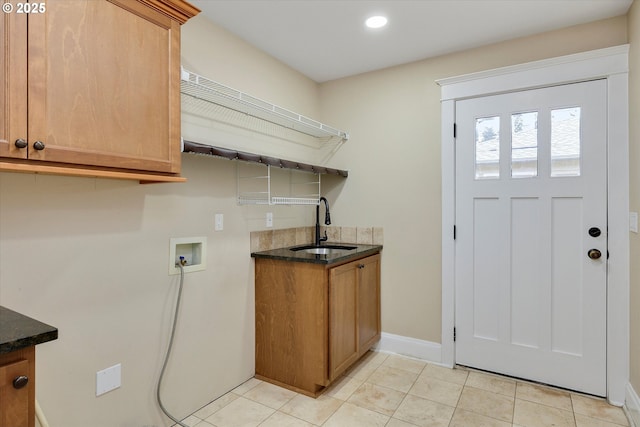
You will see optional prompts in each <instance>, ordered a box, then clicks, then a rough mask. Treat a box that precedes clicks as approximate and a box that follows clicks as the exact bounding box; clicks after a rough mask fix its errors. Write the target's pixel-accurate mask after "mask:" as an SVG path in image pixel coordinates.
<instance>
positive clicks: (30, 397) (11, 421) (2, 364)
mask: <svg viewBox="0 0 640 427" xmlns="http://www.w3.org/2000/svg"><path fill="white" fill-rule="evenodd" d="M22 375H24V376H26V377H27V378H28V379H29V381H28V383H27V385H25V386H24V387H23V388H20V389H16V388H14V387H13V381H14V379H16V378H17V377H19V376H22ZM35 390H36V389H35V346H34V347H27V348H24V349H22V350H17V351H14V352H11V353H7V354H2V355H0V427H34V426H35Z"/></svg>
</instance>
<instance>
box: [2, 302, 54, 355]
mask: <svg viewBox="0 0 640 427" xmlns="http://www.w3.org/2000/svg"><path fill="white" fill-rule="evenodd" d="M55 339H58V329H57V328H54V327H53V326H50V325H47V324H45V323H42V322H39V321H37V320H35V319H32V318H31V317H28V316H25V315H23V314H20V313H17V312H15V311H13V310H9V309H8V308H5V307H2V306H0V354H4V353H10V352H12V351H16V350H20V349H23V348H25V347H31V346H34V345H37V344H42V343H44V342H47V341H53V340H55Z"/></svg>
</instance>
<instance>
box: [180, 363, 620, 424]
mask: <svg viewBox="0 0 640 427" xmlns="http://www.w3.org/2000/svg"><path fill="white" fill-rule="evenodd" d="M183 423H184V424H187V425H189V426H190V427H212V426H214V427H240V426H243V427H257V426H260V427H311V426H326V427H360V426H363V427H364V426H366V427H369V426H371V427H377V426H379V427H383V426H386V427H414V426H425V427H426V426H429V427H431V426H434V427H474V426H482V427H550V426H558V427H564V426H574V427H619V426H628V425H629V423H628V421H627V418H626V416H625V414H624V412H623V410H622V409H621V408H617V407H614V406H610V405H609V404H607V403H606V402H605V401H604V400H603V399H596V398H593V397H590V396H585V395H581V394H577V393H570V392H567V391H564V390H558V389H554V388H551V387H546V386H541V385H537V384H533V383H528V382H524V381H518V380H514V379H511V378H506V377H501V376H498V375H491V374H486V373H483V372H478V371H474V370H468V369H464V368H456V369H448V368H443V367H440V366H436V365H432V364H429V363H426V362H423V361H419V360H415V359H410V358H405V357H402V356H397V355H390V354H387V353H380V352H369V353H367V354H366V355H365V356H364V357H363V358H362V359H361V360H360V361H359V362H358V363H357V364H356V365H355V366H354V367H353V368H352V369H351V370H349V371H348V372H347V374H346V375H345V376H343V377H342V378H341V379H340V380H339V381H337V382H336V383H335V384H334V385H333V386H332V387H331V388H329V389H328V390H327V391H326V392H325V393H324V394H323V395H321V396H320V397H318V398H317V399H313V398H310V397H307V396H304V395H301V394H298V393H295V392H292V391H289V390H286V389H284V388H281V387H278V386H275V385H272V384H269V383H267V382H263V381H260V380H257V379H250V380H249V381H247V382H245V383H244V384H242V385H240V386H239V387H237V388H235V389H233V390H232V391H230V392H229V393H227V394H225V395H224V396H222V397H220V398H219V399H217V400H215V401H214V402H212V403H210V404H209V405H207V406H205V407H204V408H202V409H200V410H199V411H197V412H195V413H194V414H193V415H191V416H189V417H188V418H186V419H185V420H183Z"/></svg>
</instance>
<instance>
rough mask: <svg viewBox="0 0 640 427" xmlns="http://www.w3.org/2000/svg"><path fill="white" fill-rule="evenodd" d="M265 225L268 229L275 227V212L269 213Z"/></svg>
mask: <svg viewBox="0 0 640 427" xmlns="http://www.w3.org/2000/svg"><path fill="white" fill-rule="evenodd" d="M265 225H266V226H267V227H273V212H267V217H266V219H265Z"/></svg>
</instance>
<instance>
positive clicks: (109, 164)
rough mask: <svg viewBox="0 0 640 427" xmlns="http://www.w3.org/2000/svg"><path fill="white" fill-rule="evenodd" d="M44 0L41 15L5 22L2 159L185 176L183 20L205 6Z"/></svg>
mask: <svg viewBox="0 0 640 427" xmlns="http://www.w3.org/2000/svg"><path fill="white" fill-rule="evenodd" d="M32 4H34V3H32ZM35 4H41V5H42V6H40V7H41V8H40V10H38V13H33V10H34V9H35V8H33V7H32V13H29V14H20V13H17V11H16V10H14V11H13V12H12V13H4V14H3V16H2V19H0V25H1V26H0V49H2V50H1V51H0V54H1V55H2V57H3V59H4V61H3V63H2V64H3V65H2V69H1V70H0V82H2V91H1V92H0V111H2V117H1V123H0V157H4V158H12V159H25V161H23V162H18V163H23V164H27V165H35V164H38V163H39V162H47V163H45V164H47V165H50V166H68V165H82V167H85V166H86V167H89V168H92V169H94V170H95V169H96V168H98V169H101V168H105V169H106V170H109V169H107V168H117V169H122V170H134V171H148V172H152V173H162V174H166V175H177V174H179V172H180V25H181V24H182V23H183V22H185V21H186V20H187V19H188V18H190V17H191V16H194V15H195V14H196V13H198V12H199V11H198V9H196V8H194V7H193V6H191V5H190V4H188V3H186V2H184V1H182V0H109V1H107V0H49V1H46V2H41V3H35ZM14 163H15V162H14Z"/></svg>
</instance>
